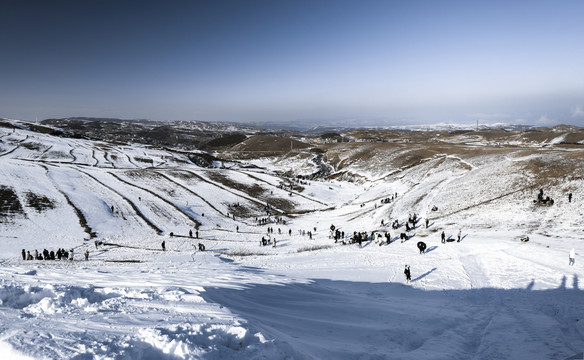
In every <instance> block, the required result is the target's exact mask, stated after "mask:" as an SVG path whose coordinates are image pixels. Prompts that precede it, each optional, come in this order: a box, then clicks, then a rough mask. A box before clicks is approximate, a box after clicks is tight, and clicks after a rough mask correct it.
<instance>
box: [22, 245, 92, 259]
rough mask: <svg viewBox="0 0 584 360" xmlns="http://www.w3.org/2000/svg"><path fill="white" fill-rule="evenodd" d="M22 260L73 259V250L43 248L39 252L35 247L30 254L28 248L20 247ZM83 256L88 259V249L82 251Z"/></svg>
mask: <svg viewBox="0 0 584 360" xmlns="http://www.w3.org/2000/svg"><path fill="white" fill-rule="evenodd" d="M21 254H22V260H71V261H72V260H73V254H74V250H73V249H69V251H67V250H65V249H61V248H59V249H58V250H57V251H56V252H55V251H53V250H51V251H49V250H47V249H44V250H43V251H42V252H39V251H38V250H37V249H34V250H33V252H32V254H31V253H30V250H26V249H22V252H21ZM83 255H84V256H85V260H89V250H87V249H86V250H85V252H84V253H83Z"/></svg>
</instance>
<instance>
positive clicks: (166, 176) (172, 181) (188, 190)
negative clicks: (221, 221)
mask: <svg viewBox="0 0 584 360" xmlns="http://www.w3.org/2000/svg"><path fill="white" fill-rule="evenodd" d="M155 173H156V174H158V175H160V176H162V177H163V178H165V179H166V180H168V181H170V182H171V183H173V184H175V185H177V186H179V187H180V188H182V189H184V190H186V191H187V192H188V193H190V194H191V195H194V196H195V197H197V198H199V199H201V200H202V201H203V202H204V203H205V204H207V205H209V207H211V209H213V210H215V211H216V212H217V213H218V214H219V215H222V216H226V215H225V214H223V213H222V212H221V210H219V209H217V208H216V207H215V206H213V204H211V203H210V202H208V201H207V200H205V199H204V198H203V197H202V196H200V195H199V194H197V193H195V192H193V191H192V190H190V189H189V188H187V187H186V186H184V185H182V184H180V183H179V182H177V181H175V180H173V179H172V178H171V177H169V176H168V175H166V174H163V173H162V172H160V171H155Z"/></svg>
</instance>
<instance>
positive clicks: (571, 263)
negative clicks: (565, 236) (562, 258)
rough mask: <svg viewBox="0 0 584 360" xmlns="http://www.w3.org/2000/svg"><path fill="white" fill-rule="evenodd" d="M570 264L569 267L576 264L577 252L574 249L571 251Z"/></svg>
mask: <svg viewBox="0 0 584 360" xmlns="http://www.w3.org/2000/svg"><path fill="white" fill-rule="evenodd" d="M569 256H570V262H569V265H574V263H575V262H576V250H574V248H572V250H570V255H569Z"/></svg>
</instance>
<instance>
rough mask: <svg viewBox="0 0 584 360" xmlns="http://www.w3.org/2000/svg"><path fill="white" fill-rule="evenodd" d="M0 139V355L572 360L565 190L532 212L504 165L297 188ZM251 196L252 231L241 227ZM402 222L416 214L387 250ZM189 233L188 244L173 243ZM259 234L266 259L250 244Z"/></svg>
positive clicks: (530, 193)
mask: <svg viewBox="0 0 584 360" xmlns="http://www.w3.org/2000/svg"><path fill="white" fill-rule="evenodd" d="M0 141H1V142H0V179H1V182H0V184H1V186H2V188H0V189H1V190H2V192H1V194H2V201H3V202H2V206H3V207H2V209H3V210H2V214H3V215H2V217H1V218H0V219H1V220H2V222H1V223H0V249H1V250H2V252H1V254H2V255H1V256H0V284H1V287H0V319H1V321H0V357H1V358H2V359H169V360H170V359H173V360H174V359H529V360H531V359H567V358H569V357H572V356H574V355H577V354H580V353H582V351H584V320H583V317H584V296H583V295H584V294H583V292H582V290H581V289H580V286H581V285H580V283H579V279H580V278H581V277H582V276H583V275H584V260H582V255H581V254H582V253H583V252H584V250H582V235H583V234H582V226H581V222H580V220H581V219H582V217H583V215H584V193H582V192H581V190H580V188H581V186H580V185H581V184H580V183H579V181H581V180H578V179H574V178H566V181H564V182H562V183H560V184H557V185H556V186H554V187H553V188H552V187H546V188H545V191H546V194H551V196H552V197H554V199H555V200H556V201H555V204H554V205H553V206H549V207H548V206H536V205H534V204H533V199H534V198H536V196H537V192H538V190H539V189H538V187H537V186H535V185H538V184H539V183H537V182H535V181H534V177H533V175H532V174H530V173H527V172H524V171H517V169H520V168H521V166H520V163H521V162H523V161H526V159H528V157H525V156H523V154H520V155H521V156H520V155H519V154H514V153H512V152H511V153H509V152H506V153H500V154H499V153H498V154H496V155H495V154H491V155H488V156H486V155H484V154H483V155H477V156H468V155H465V154H459V155H453V154H441V153H438V154H435V155H433V156H430V157H428V158H425V159H423V161H421V162H420V163H419V164H418V165H417V166H412V167H404V168H400V169H395V168H387V169H386V170H385V172H384V171H383V170H382V169H379V168H376V169H375V176H373V175H372V174H365V175H367V176H366V177H371V178H374V179H373V180H370V181H366V182H362V183H360V184H355V183H349V182H343V181H327V182H325V181H312V180H311V181H303V182H302V183H299V182H296V181H291V180H290V179H286V178H283V177H280V176H277V174H275V173H274V172H272V171H271V169H273V168H274V167H273V161H277V162H279V163H280V166H282V165H281V161H280V160H277V159H264V160H263V161H260V160H257V161H256V162H255V163H256V165H261V168H254V169H248V168H246V167H244V166H241V165H240V164H237V163H233V164H228V165H229V166H228V167H229V169H222V168H200V167H197V166H195V165H192V164H189V162H188V159H186V158H185V157H184V156H182V155H180V154H176V153H171V152H167V151H161V150H156V149H149V148H145V147H141V146H137V145H136V146H132V147H131V148H130V147H127V146H113V145H109V144H100V143H95V142H91V141H87V140H80V139H63V138H55V137H51V136H49V135H44V134H39V133H34V132H31V131H28V130H26V129H18V130H16V131H15V130H10V129H3V128H0ZM530 156H535V157H537V158H538V159H539V158H543V157H546V156H552V157H558V156H559V157H561V156H565V154H563V153H560V152H557V153H556V152H554V151H546V152H542V153H541V154H540V153H537V154H534V155H530ZM146 159H148V160H146ZM529 159H531V158H529ZM287 161H288V162H289V165H287V166H289V167H293V166H294V165H293V159H292V158H290V159H288V160H287ZM302 164H304V165H305V162H304V160H303V162H302ZM304 165H303V166H304ZM353 171H354V172H355V173H357V172H360V173H364V171H363V169H362V168H354V169H353ZM535 180H537V179H535ZM290 185H293V186H292V187H290ZM568 191H570V192H572V193H573V200H572V202H568V200H567V197H566V196H565V195H566V193H567V192H568ZM396 193H397V197H395V195H396ZM392 196H393V197H394V198H393V200H391V201H390V202H383V201H382V200H384V199H387V198H390V199H391V197H392ZM266 204H269V206H270V208H271V211H272V215H271V216H270V220H271V221H272V222H271V223H268V224H262V225H258V223H257V222H256V220H255V219H256V218H260V219H261V218H265V217H267V214H266ZM112 206H113V210H112ZM433 206H437V207H438V210H436V211H432V210H431V208H432V207H433ZM413 213H416V215H417V216H418V217H419V218H420V220H419V221H418V223H417V225H416V227H415V228H414V229H413V230H411V231H410V232H409V239H408V240H407V241H405V242H401V241H400V240H399V234H400V233H401V232H405V229H404V222H405V221H406V220H407V218H408V216H409V215H410V214H413ZM278 217H282V219H284V220H285V221H286V224H283V223H282V222H280V223H277V222H274V220H275V219H276V218H278ZM426 218H428V219H429V221H428V223H429V227H428V228H426V227H425V220H426ZM395 219H397V220H399V222H400V228H399V229H392V227H391V223H392V222H393V220H395ZM381 220H384V225H381ZM331 225H335V228H336V229H339V230H342V231H344V232H345V235H346V236H345V237H346V238H348V236H349V235H350V234H352V233H353V232H354V231H359V232H361V231H366V232H368V233H369V234H371V232H373V231H375V232H378V233H381V234H385V232H389V233H390V235H391V243H390V244H386V243H381V244H380V243H379V242H378V241H377V240H366V241H364V242H363V243H362V244H361V246H359V245H358V244H348V245H342V244H341V241H339V242H335V240H334V239H331V238H330V237H329V229H330V226H331ZM268 227H271V228H273V229H274V232H273V233H270V234H268V233H267V228H268ZM196 228H198V234H199V238H198V239H197V238H196V235H193V237H190V236H189V235H188V232H189V230H191V231H193V233H194V232H195V229H196ZM315 228H316V230H315ZM279 230H280V231H279ZM289 230H291V233H289ZM303 230H304V234H303V233H302V231H303ZM308 231H311V232H312V235H313V236H312V237H313V238H312V239H310V238H309V236H308V235H307V232H308ZM442 231H444V232H445V235H446V237H447V238H449V239H450V240H456V239H457V234H458V232H459V231H460V232H461V234H462V236H461V241H460V242H457V241H447V242H445V243H442V242H441V241H440V234H441V232H442ZM171 232H172V236H171ZM268 236H269V237H270V240H273V239H274V238H275V239H276V246H275V247H274V246H272V245H270V246H260V245H259V243H260V240H261V238H262V237H268ZM524 236H529V241H528V242H521V241H520V238H521V237H524ZM383 239H385V238H383ZM162 241H164V242H165V246H166V251H162V246H161V243H162ZM418 241H423V242H425V243H426V244H427V250H426V253H425V254H420V253H419V250H418V248H417V246H416V244H417V242H418ZM96 242H97V243H98V244H97V245H96ZM100 243H101V244H100ZM199 243H202V244H204V245H205V248H206V249H205V251H199V250H198V248H197V245H198V244H199ZM271 244H273V243H271ZM45 248H46V249H48V250H57V248H64V249H66V250H69V249H74V258H73V260H72V261H69V260H54V261H53V260H32V261H23V260H22V258H21V250H22V249H26V250H30V251H31V252H32V250H34V249H37V250H39V251H42V250H43V249H45ZM572 248H575V250H576V261H575V264H574V265H569V264H568V254H569V252H570V249H572ZM85 250H88V251H89V260H84V258H83V253H84V252H85ZM405 265H409V266H410V267H411V272H412V281H411V283H409V284H408V283H406V281H405V276H404V274H403V270H404V266H405Z"/></svg>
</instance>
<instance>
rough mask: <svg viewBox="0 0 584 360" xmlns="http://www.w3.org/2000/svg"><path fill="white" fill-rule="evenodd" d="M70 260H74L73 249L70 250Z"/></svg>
mask: <svg viewBox="0 0 584 360" xmlns="http://www.w3.org/2000/svg"><path fill="white" fill-rule="evenodd" d="M69 260H71V261H73V249H70V250H69Z"/></svg>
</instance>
